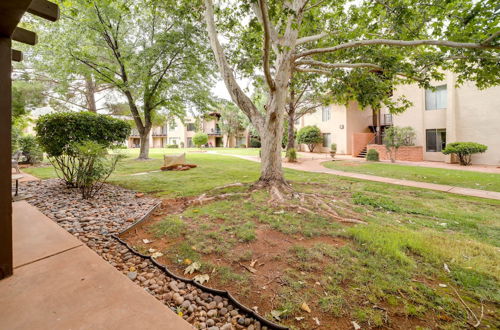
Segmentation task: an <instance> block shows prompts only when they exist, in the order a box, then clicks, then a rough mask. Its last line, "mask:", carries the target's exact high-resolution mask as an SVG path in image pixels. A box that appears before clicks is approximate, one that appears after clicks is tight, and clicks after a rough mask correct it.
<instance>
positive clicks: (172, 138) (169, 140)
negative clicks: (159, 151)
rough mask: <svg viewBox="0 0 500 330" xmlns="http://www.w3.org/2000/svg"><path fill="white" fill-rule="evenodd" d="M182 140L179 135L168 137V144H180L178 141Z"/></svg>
mask: <svg viewBox="0 0 500 330" xmlns="http://www.w3.org/2000/svg"><path fill="white" fill-rule="evenodd" d="M178 140H180V139H179V138H178V137H171V138H168V144H178V143H177V141H178Z"/></svg>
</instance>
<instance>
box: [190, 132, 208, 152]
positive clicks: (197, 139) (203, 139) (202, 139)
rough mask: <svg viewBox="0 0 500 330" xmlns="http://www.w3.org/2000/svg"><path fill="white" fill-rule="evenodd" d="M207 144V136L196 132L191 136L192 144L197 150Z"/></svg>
mask: <svg viewBox="0 0 500 330" xmlns="http://www.w3.org/2000/svg"><path fill="white" fill-rule="evenodd" d="M207 142H208V135H207V134H205V133H202V132H198V133H196V134H195V135H194V136H193V143H194V145H195V146H197V147H198V148H201V146H203V145H205V144H207Z"/></svg>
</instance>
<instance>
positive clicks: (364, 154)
mask: <svg viewBox="0 0 500 330" xmlns="http://www.w3.org/2000/svg"><path fill="white" fill-rule="evenodd" d="M366 147H367V145H366V146H365V147H364V148H363V150H361V151H360V152H359V154H358V155H357V156H356V157H358V158H366V152H367V150H366Z"/></svg>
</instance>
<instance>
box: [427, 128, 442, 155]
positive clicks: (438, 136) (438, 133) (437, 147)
mask: <svg viewBox="0 0 500 330" xmlns="http://www.w3.org/2000/svg"><path fill="white" fill-rule="evenodd" d="M429 133H430V134H433V139H434V142H433V144H434V148H432V146H430V145H429ZM443 137H444V139H443ZM445 147H446V128H429V129H426V130H425V152H441V151H443V149H444V148H445Z"/></svg>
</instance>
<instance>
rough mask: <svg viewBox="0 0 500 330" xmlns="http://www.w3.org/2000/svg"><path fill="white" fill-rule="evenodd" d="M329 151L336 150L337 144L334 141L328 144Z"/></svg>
mask: <svg viewBox="0 0 500 330" xmlns="http://www.w3.org/2000/svg"><path fill="white" fill-rule="evenodd" d="M330 151H331V152H337V144H336V143H332V144H330Z"/></svg>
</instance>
